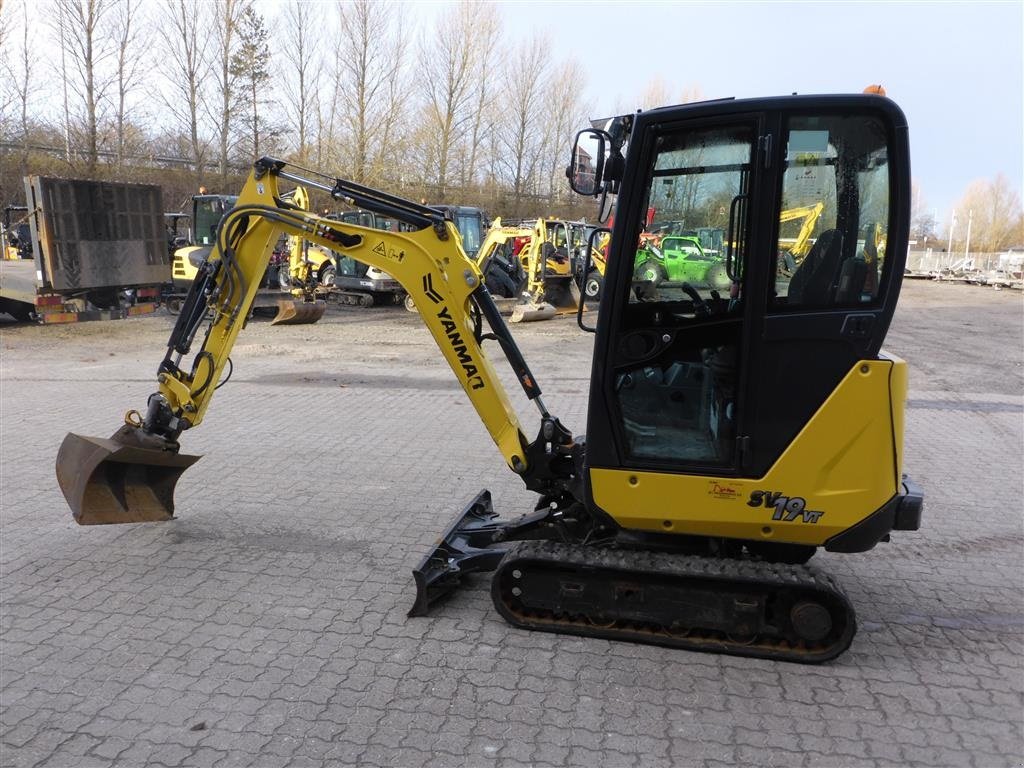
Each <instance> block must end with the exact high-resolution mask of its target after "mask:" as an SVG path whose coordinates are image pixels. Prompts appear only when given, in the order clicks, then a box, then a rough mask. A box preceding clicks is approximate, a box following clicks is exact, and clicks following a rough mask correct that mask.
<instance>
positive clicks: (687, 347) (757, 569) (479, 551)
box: [56, 94, 923, 663]
mask: <svg viewBox="0 0 1024 768" xmlns="http://www.w3.org/2000/svg"><path fill="white" fill-rule="evenodd" d="M596 125H597V126H598V127H595V128H590V129H586V130H584V131H581V132H580V134H579V135H578V136H577V140H576V146H575V148H574V151H573V155H572V163H571V165H570V167H569V172H568V174H569V178H570V184H571V185H572V187H573V189H574V191H576V192H577V193H578V194H582V195H595V196H598V197H601V198H607V196H608V195H611V194H617V196H618V198H617V208H616V211H617V212H616V217H615V224H614V229H613V231H612V238H611V243H610V252H609V255H608V269H607V271H606V273H605V292H604V293H605V295H604V298H603V300H602V301H601V303H600V308H599V311H598V317H597V323H596V335H595V339H594V360H593V369H592V375H591V384H590V398H589V403H588V417H587V425H586V437H585V438H584V437H583V436H581V435H574V433H573V432H572V431H570V430H569V429H568V428H567V427H566V426H564V425H563V424H562V423H561V421H560V420H559V419H558V418H557V417H556V416H555V415H553V414H552V413H551V412H550V411H549V410H548V408H547V406H546V404H545V403H544V400H543V399H542V397H541V394H542V392H541V387H540V384H539V383H538V380H537V378H536V377H535V376H534V375H533V373H532V371H531V370H530V369H529V367H528V365H527V362H526V360H525V359H524V358H523V356H522V354H521V352H520V349H519V347H518V346H517V345H516V343H515V340H514V338H513V337H512V335H511V332H510V330H509V328H508V326H507V325H506V324H505V322H504V321H503V319H502V317H501V315H500V314H499V312H498V310H497V307H496V305H495V302H494V300H493V298H492V297H491V295H490V293H489V291H488V290H487V288H486V287H485V285H484V283H483V275H482V273H481V271H480V269H479V267H478V265H477V263H476V262H475V261H474V260H473V259H471V258H469V257H468V256H466V254H465V252H464V251H463V250H462V248H461V245H460V240H459V237H458V235H457V232H456V230H455V228H454V226H453V224H452V223H451V222H450V221H446V220H445V219H444V218H443V216H441V215H440V214H439V213H438V212H437V211H435V210H433V209H431V208H429V207H427V206H423V205H419V204H417V203H414V202H411V201H407V200H403V199H401V198H398V197H395V196H392V195H389V194H386V193H383V192H378V191H375V190H372V189H368V188H367V187H364V186H362V185H358V184H353V183H350V182H347V181H345V180H343V179H336V178H333V177H327V176H324V177H322V179H321V180H319V181H317V180H314V179H311V178H308V177H303V176H299V175H297V174H296V173H293V172H292V170H291V169H290V168H289V167H288V165H287V164H286V163H284V162H282V161H278V160H272V159H266V158H265V159H262V160H259V161H258V162H257V163H256V164H255V166H254V168H253V171H252V173H251V175H250V177H249V180H248V181H247V182H246V184H245V187H244V188H243V189H242V191H241V194H240V196H239V199H238V202H237V203H236V205H235V206H234V208H233V209H232V210H231V211H230V212H229V213H228V214H227V216H226V217H225V219H224V221H223V223H222V225H221V227H220V228H219V230H218V234H217V242H216V245H215V248H214V250H213V252H212V253H211V254H210V258H209V259H207V260H206V261H205V262H204V263H203V265H202V266H201V269H200V274H199V276H198V278H197V279H196V281H195V282H194V283H193V286H192V290H191V291H190V293H189V296H188V299H187V301H186V302H185V306H184V308H183V309H182V312H181V315H180V316H179V318H178V322H177V324H176V325H175V328H174V330H173V331H172V334H171V337H170V340H169V342H168V348H167V352H166V354H165V355H164V357H163V360H162V361H161V362H160V364H159V367H158V370H157V377H156V378H157V390H156V391H155V392H154V393H153V394H152V395H151V396H150V398H149V400H148V402H147V403H146V406H145V408H144V409H143V410H142V412H137V411H129V412H128V414H127V416H126V417H125V422H124V424H123V425H122V426H121V427H120V429H118V430H117V432H115V433H114V435H113V436H112V437H111V438H109V439H102V438H94V437H82V436H79V435H76V434H73V433H71V434H68V435H67V437H66V438H65V440H64V442H63V444H62V445H61V448H60V451H59V453H58V456H57V466H56V470H57V479H58V482H59V484H60V487H61V489H62V491H63V493H64V495H65V498H66V499H67V501H68V503H69V506H70V507H71V510H72V513H73V515H74V518H75V520H76V521H77V522H78V523H80V524H83V525H86V524H100V523H126V522H157V521H166V520H169V519H171V518H172V517H173V515H174V511H175V509H174V499H173V493H174V487H175V485H176V483H177V481H178V478H179V476H180V475H181V473H182V472H183V471H184V470H185V469H187V468H188V467H189V466H190V465H191V464H192V463H194V462H195V461H196V460H197V459H198V458H199V457H198V456H192V455H187V454H183V453H181V444H180V440H181V438H182V436H183V435H184V434H186V433H187V432H188V430H190V429H193V428H195V427H197V426H199V425H200V424H201V423H202V421H203V418H204V416H205V415H206V411H207V409H208V407H209V405H210V402H211V400H212V397H213V395H214V393H215V392H219V391H221V390H222V389H223V387H222V384H223V382H222V378H223V376H224V373H225V370H226V366H227V365H228V358H229V355H230V352H231V349H232V346H233V345H234V343H235V340H236V338H237V336H238V334H239V333H240V332H241V330H242V328H243V326H244V324H245V323H244V321H245V317H246V314H247V312H248V308H249V306H250V304H251V302H252V300H253V297H254V295H255V293H256V290H257V286H258V282H259V278H260V276H261V275H262V274H263V271H264V270H265V269H266V265H267V261H268V259H269V257H270V253H271V251H272V249H273V247H274V244H275V243H276V242H277V240H278V238H279V237H280V236H281V235H282V234H287V235H293V236H297V237H302V238H304V239H307V240H309V241H311V242H312V243H315V244H318V245H321V246H323V247H325V248H328V249H332V250H339V251H341V252H343V253H346V254H349V255H350V256H351V257H352V258H355V259H358V260H360V261H362V262H364V263H367V264H373V265H377V266H379V267H380V268H386V270H387V272H388V273H389V274H391V275H393V276H394V277H395V278H396V279H397V280H399V281H400V282H401V283H402V285H403V286H404V287H405V288H406V290H407V291H408V292H409V293H410V294H411V295H412V296H413V297H414V300H415V305H416V307H417V309H418V311H419V313H420V314H421V316H422V317H423V320H424V322H425V324H426V327H427V329H428V331H429V332H430V334H431V336H432V337H433V339H434V341H435V342H436V344H437V346H438V348H439V350H440V353H441V355H442V357H443V358H444V360H445V361H446V362H447V363H448V365H449V366H450V368H451V370H452V372H453V373H454V375H455V377H456V379H457V380H458V381H459V383H460V384H461V386H462V389H463V390H464V392H465V394H466V396H467V397H468V398H469V400H470V402H471V403H472V405H473V407H474V409H475V411H476V413H477V415H478V416H479V418H480V420H481V421H482V423H483V425H484V427H485V429H486V431H487V433H488V434H489V435H490V437H491V439H492V440H493V441H494V443H495V445H496V447H497V449H498V451H499V452H500V454H501V456H502V457H503V459H504V462H505V464H506V465H507V467H508V468H509V469H510V470H511V471H512V472H514V473H515V474H516V475H518V476H519V477H520V478H521V479H522V481H523V483H524V485H525V486H526V488H527V489H529V490H531V491H533V492H535V493H536V494H537V500H536V504H535V506H534V508H533V510H532V511H528V512H526V514H523V515H521V516H519V517H516V518H514V519H511V520H501V519H499V518H498V515H497V513H496V512H495V511H494V510H493V507H492V503H491V497H490V493H489V492H488V491H486V490H484V491H481V492H480V493H479V494H477V495H476V496H475V497H474V498H473V499H472V500H471V501H470V502H469V503H468V504H467V505H466V506H465V507H464V508H463V509H462V511H461V512H460V513H459V514H457V515H456V516H455V518H454V519H453V520H452V522H451V523H450V524H449V525H448V527H447V528H446V529H445V530H444V532H443V533H442V535H441V537H440V539H439V540H438V542H437V543H436V545H435V546H434V547H433V548H432V550H431V551H430V552H429V553H428V554H427V555H426V557H424V559H423V560H422V561H421V562H420V563H419V564H418V565H417V566H416V567H415V568H414V570H413V576H414V580H415V584H416V591H417V594H416V600H415V603H414V605H413V607H412V610H411V611H410V613H411V614H412V615H422V614H424V613H427V612H428V611H429V610H430V608H431V606H432V605H433V604H435V603H436V601H438V600H440V599H442V598H443V597H444V596H446V595H447V594H449V593H451V592H452V590H454V589H456V588H457V587H458V586H459V585H460V583H461V582H462V580H463V577H464V576H465V575H466V574H467V573H472V572H488V571H493V576H492V578H491V596H492V599H493V601H494V605H495V607H496V609H497V611H498V612H499V613H500V614H501V615H502V616H503V617H504V618H505V619H506V620H508V621H509V622H511V623H512V624H514V625H515V626H517V627H521V628H525V629H532V630H540V631H548V632H561V633H568V634H578V635H586V636H593V637H600V638H606V639H609V640H621V641H634V642H646V643H657V644H661V645H667V646H672V647H677V648H683V649H689V650H699V651H710V652H717V653H730V654H737V655H744V656H754V657H760V658H769V659H777V660H785V661H796V662H805V663H817V662H822V661H826V660H828V659H832V658H835V657H836V656H837V655H839V654H840V653H842V652H843V651H844V650H845V649H846V648H848V647H849V645H850V643H851V642H852V640H853V636H854V633H855V629H856V620H855V614H854V609H853V607H852V606H851V604H850V602H849V600H848V599H847V598H846V596H845V595H844V593H843V591H842V589H841V588H840V587H839V585H838V584H836V583H835V582H834V581H833V580H832V579H831V578H829V577H828V576H827V575H825V574H824V573H822V572H820V571H819V570H817V569H816V568H814V567H812V566H809V565H806V562H807V561H808V560H809V559H810V558H811V557H812V556H813V555H814V553H815V552H816V550H817V549H819V548H823V549H825V550H827V551H829V552H835V553H845V552H863V551H866V550H870V549H872V548H873V547H874V546H875V545H876V544H878V543H879V542H886V541H889V540H890V536H891V534H892V532H894V531H910V530H917V528H918V526H919V522H920V517H921V511H922V500H923V496H922V494H921V492H920V490H919V489H918V488H917V487H916V486H915V485H914V484H913V483H912V482H911V481H909V480H908V479H907V478H906V477H904V476H903V475H902V472H901V468H902V450H903V449H902V444H903V423H904V421H903V409H904V399H905V395H906V385H907V367H906V364H905V363H904V362H903V361H901V360H899V359H898V358H895V357H893V356H892V355H889V354H886V353H884V352H882V351H881V345H882V342H883V341H884V338H885V335H886V331H887V329H888V327H889V324H890V322H891V320H892V316H893V312H894V311H895V308H896V302H897V298H898V295H899V290H900V282H901V279H902V275H903V265H904V259H905V257H906V243H907V239H908V230H909V219H910V214H909V200H910V169H909V154H910V153H909V146H908V139H907V127H906V122H905V118H904V117H903V113H902V112H901V111H900V110H899V108H898V107H897V106H896V105H895V104H894V103H892V102H891V101H889V100H888V99H886V98H883V97H880V96H877V95H861V94H856V95H853V94H851V95H832V96H786V97H779V98H767V99H747V100H718V101H712V102H704V103H695V104H686V105H681V106H677V107H667V108H663V109H656V110H651V111H649V112H640V113H636V114H628V115H624V116H621V117H617V118H611V119H609V120H606V121H601V122H599V123H597V124H596ZM793 167H799V168H800V169H801V171H804V172H806V173H805V174H804V175H805V176H807V177H808V178H809V179H810V182H808V181H807V179H803V182H804V183H805V184H807V183H811V182H813V184H815V185H817V186H818V187H819V188H821V192H822V194H821V196H820V197H819V199H823V200H833V201H834V205H831V206H828V207H827V208H826V210H825V211H823V213H822V216H821V218H822V221H823V223H826V224H827V225H828V226H827V228H826V229H825V231H823V232H822V233H821V234H820V235H819V236H818V237H817V238H816V240H815V243H814V245H813V246H812V247H811V249H810V250H809V252H808V253H807V255H806V257H805V258H804V259H803V260H802V262H801V264H800V266H799V267H798V269H797V270H796V271H795V272H794V274H793V275H792V276H791V277H790V278H789V279H788V280H786V281H785V283H784V284H780V283H779V282H778V281H777V279H776V275H777V268H776V259H777V230H778V226H779V224H778V221H779V214H780V211H779V208H778V203H777V201H778V199H779V198H780V196H779V195H778V190H779V189H780V188H781V189H783V191H784V192H785V188H786V186H787V185H788V183H789V179H790V178H791V176H792V174H787V171H788V170H789V169H790V168H793ZM282 183H297V184H302V185H306V186H308V187H309V188H318V189H321V190H323V191H324V192H326V193H328V194H330V195H332V196H333V197H334V198H335V199H339V200H341V199H344V200H348V201H350V203H352V204H355V205H358V206H360V207H361V208H365V209H369V210H375V211H377V212H379V213H382V214H386V215H392V216H394V217H396V218H397V219H399V220H400V221H402V222H403V223H404V224H406V225H407V226H408V228H409V229H410V230H411V231H407V232H380V231H376V230H370V229H367V228H364V227H359V226H355V225H351V224H347V223H344V222H339V221H334V220H331V219H327V218H323V217H320V216H317V215H315V214H312V213H310V212H306V211H301V210H298V209H297V208H295V207H292V206H289V205H282V203H281V189H280V184H282ZM683 185H689V188H690V189H691V190H693V192H694V194H692V195H688V196H683V195H670V194H667V193H669V192H671V190H672V189H673V186H674V187H675V188H679V187H681V186H683ZM826 191H828V193H829V194H825V192H826ZM723 195H727V196H728V198H727V199H726V208H727V209H728V211H729V226H728V236H727V238H726V242H727V243H728V244H729V245H728V247H727V249H726V254H725V259H726V266H727V271H728V274H729V277H730V279H731V281H732V287H731V289H730V291H729V295H728V296H721V295H719V294H718V292H717V291H711V290H708V289H704V290H703V291H701V290H698V289H696V288H695V287H693V286H689V285H687V284H685V283H683V284H681V285H680V286H678V287H676V288H673V292H672V293H669V292H668V291H659V295H658V296H656V297H654V298H651V297H643V296H638V295H636V293H635V292H634V291H631V290H630V288H631V285H632V281H633V264H634V258H635V253H636V250H637V245H638V242H639V237H640V233H641V231H642V230H643V227H644V224H645V215H646V212H647V211H648V209H649V208H651V207H655V206H657V207H658V208H660V209H665V210H669V209H671V213H672V216H673V218H677V219H688V220H698V219H699V218H700V217H699V216H697V215H696V214H698V213H701V214H702V215H703V213H705V212H706V211H708V210H712V209H713V210H716V211H717V210H719V209H720V208H721V206H722V200H723ZM602 202H603V203H604V202H606V201H604V200H603V201H602ZM601 208H602V210H605V211H606V210H608V206H607V205H606V204H602V206H601ZM698 209H700V210H698ZM879 225H880V226H881V228H882V229H883V230H884V232H885V236H886V237H887V239H888V242H889V243H890V244H891V247H889V248H888V249H887V253H886V254H885V255H884V258H883V257H882V256H881V255H880V254H878V253H876V254H874V255H873V256H872V258H870V259H869V258H867V257H866V254H865V253H864V251H863V248H862V246H861V243H863V242H867V241H866V240H865V239H864V238H863V237H862V234H863V233H865V232H868V231H870V232H876V231H877V229H876V227H877V226H879ZM594 236H595V237H596V236H597V235H596V233H595V235H594ZM875 239H877V237H876V238H875ZM872 272H873V274H872ZM485 341H492V342H494V343H496V345H497V347H499V348H500V351H501V353H502V354H503V356H504V357H505V358H506V360H507V361H508V363H509V364H510V365H511V368H512V370H513V372H514V375H515V378H516V380H517V382H518V383H519V385H520V386H521V387H522V389H523V392H524V393H525V395H526V397H527V398H528V400H529V401H530V402H531V403H532V404H533V405H534V406H536V409H537V417H538V422H539V423H538V424H537V427H536V432H535V433H534V434H535V437H533V438H531V437H529V436H528V434H527V432H525V431H524V429H523V427H522V425H521V423H520V420H519V416H518V415H517V414H516V412H515V409H514V408H513V407H512V406H511V404H510V402H509V400H508V398H507V396H506V393H505V391H504V389H503V387H502V385H501V382H500V380H499V379H498V377H497V376H496V374H495V371H494V369H493V367H492V364H491V361H490V359H489V356H488V354H487V353H486V352H485V351H484V349H483V344H484V342H485ZM194 347H195V348H194ZM257 426H258V424H256V423H254V429H255V428H257ZM325 439H328V435H327V433H325ZM443 450H444V449H443V446H441V447H440V450H439V451H434V452H433V453H432V454H431V456H435V455H442V454H443ZM423 460H424V459H423V457H422V456H408V457H405V458H404V459H403V458H401V457H400V456H399V457H396V459H395V461H396V469H398V468H400V467H401V465H402V462H403V461H414V462H419V461H423ZM439 460H443V459H439ZM207 482H209V480H208V481H207ZM381 514H382V515H385V516H386V515H388V514H390V512H389V511H387V510H382V511H381ZM97 546H102V544H101V543H99V542H98V541H97ZM870 591H871V590H867V592H869V593H870ZM908 599H909V598H908ZM869 608H870V606H869Z"/></svg>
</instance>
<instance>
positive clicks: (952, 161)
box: [496, 0, 1024, 227]
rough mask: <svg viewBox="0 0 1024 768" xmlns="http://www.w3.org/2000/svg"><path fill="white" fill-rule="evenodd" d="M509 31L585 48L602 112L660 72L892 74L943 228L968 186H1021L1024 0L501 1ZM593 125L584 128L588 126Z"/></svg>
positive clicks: (670, 88) (859, 81) (752, 92)
mask: <svg viewBox="0 0 1024 768" xmlns="http://www.w3.org/2000/svg"><path fill="white" fill-rule="evenodd" d="M496 5H497V6H498V7H499V8H500V10H501V15H502V18H503V19H504V28H505V32H506V34H507V35H508V36H509V38H510V39H512V40H516V39H523V38H528V37H529V36H530V35H531V34H532V32H533V31H534V30H538V29H539V30H543V31H546V32H547V33H548V34H549V35H550V37H551V41H552V46H553V51H554V52H553V57H554V58H555V60H556V61H560V60H562V59H563V58H565V57H568V56H569V55H573V56H575V57H576V58H577V59H578V60H579V61H580V62H581V63H582V64H583V66H584V69H585V70H586V72H587V83H586V84H585V93H586V96H587V99H586V100H587V101H588V102H590V103H593V104H594V106H595V108H596V112H597V114H595V115H592V117H606V116H608V115H609V114H612V113H613V111H614V110H615V109H616V107H617V106H622V105H631V104H632V105H634V106H639V104H638V103H637V102H639V100H640V99H641V97H642V95H643V93H644V92H645V91H646V90H647V88H648V85H649V84H650V83H651V82H652V81H653V80H655V79H660V80H661V81H662V82H663V83H664V84H665V86H666V90H667V92H668V93H669V95H670V96H671V97H672V100H674V101H679V100H680V97H681V96H682V95H683V94H684V92H685V91H686V90H687V89H691V90H692V89H693V88H694V87H698V88H699V89H700V91H701V92H702V95H703V97H704V98H707V99H714V98H724V97H729V96H734V97H737V98H742V97H754V96H779V95H785V94H789V93H794V92H796V93H850V92H853V93H859V92H860V91H862V90H863V89H864V88H865V87H866V86H868V85H870V84H873V83H880V84H882V85H883V86H884V87H885V89H886V91H887V93H888V95H889V97H890V98H891V99H893V100H894V101H895V102H896V103H897V104H899V105H900V107H901V108H902V109H903V111H904V113H905V114H906V116H907V122H908V124H909V126H910V146H911V168H912V172H913V177H914V183H915V184H917V185H918V186H919V189H920V193H921V195H922V198H923V199H922V201H921V202H922V205H924V206H926V207H925V210H926V211H928V212H934V213H935V214H936V219H937V222H938V223H939V224H940V227H941V226H942V222H944V221H946V220H947V219H948V217H949V215H950V212H951V211H952V209H953V207H954V206H955V204H956V203H957V201H958V200H959V199H960V198H961V197H962V195H963V194H964V192H965V191H966V190H967V187H968V186H969V185H970V184H971V182H973V181H976V180H979V179H986V180H991V179H994V178H995V176H996V175H997V174H1000V173H1001V174H1003V175H1004V176H1006V178H1007V179H1008V181H1009V182H1010V185H1011V186H1012V187H1013V189H1015V190H1016V191H1017V192H1018V193H1020V192H1021V190H1022V188H1024V178H1022V177H1024V156H1022V146H1024V0H1017V1H1016V2H982V1H981V0H975V1H974V2H969V3H959V2H956V3H953V2H949V3H945V2H902V3H901V2H805V3H775V2H733V1H730V0H725V1H723V2H715V3H708V2H600V1H599V0H588V2H558V0H554V1H551V0H549V1H548V2H529V1H527V2H501V3H497V4H496ZM581 127H583V126H581Z"/></svg>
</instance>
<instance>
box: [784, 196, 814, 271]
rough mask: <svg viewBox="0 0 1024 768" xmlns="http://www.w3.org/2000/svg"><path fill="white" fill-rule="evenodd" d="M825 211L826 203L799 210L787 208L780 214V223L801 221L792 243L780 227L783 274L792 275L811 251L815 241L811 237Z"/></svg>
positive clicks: (798, 208) (806, 206)
mask: <svg viewBox="0 0 1024 768" xmlns="http://www.w3.org/2000/svg"><path fill="white" fill-rule="evenodd" d="M824 210H825V204H824V203H815V204H814V205H804V206H800V207H797V208H787V209H785V210H784V211H782V213H781V214H779V223H780V224H788V223H789V222H792V221H800V222H801V223H800V229H799V231H798V232H797V233H796V237H794V238H793V239H792V241H790V240H789V239H788V238H786V237H784V236H783V229H784V228H783V227H779V249H780V250H779V256H780V258H779V265H780V267H779V268H780V270H781V271H782V273H783V274H787V275H788V274H792V273H793V271H794V270H795V269H796V268H797V267H798V266H799V265H800V262H801V261H803V258H804V256H806V255H807V252H808V251H810V250H811V246H812V245H813V241H812V240H811V235H812V234H814V228H815V226H816V225H817V224H818V218H819V217H820V216H821V213H822V211H824Z"/></svg>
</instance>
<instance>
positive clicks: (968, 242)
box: [964, 208, 974, 261]
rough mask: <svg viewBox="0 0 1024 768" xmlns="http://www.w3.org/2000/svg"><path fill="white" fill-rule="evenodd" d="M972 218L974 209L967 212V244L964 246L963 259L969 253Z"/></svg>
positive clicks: (965, 258)
mask: <svg viewBox="0 0 1024 768" xmlns="http://www.w3.org/2000/svg"><path fill="white" fill-rule="evenodd" d="M973 219H974V209H973V208H972V209H971V210H969V211H968V212H967V245H966V247H965V248H964V261H967V257H968V256H970V255H971V221H972V220H973Z"/></svg>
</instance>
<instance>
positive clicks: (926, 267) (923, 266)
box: [907, 248, 1002, 275]
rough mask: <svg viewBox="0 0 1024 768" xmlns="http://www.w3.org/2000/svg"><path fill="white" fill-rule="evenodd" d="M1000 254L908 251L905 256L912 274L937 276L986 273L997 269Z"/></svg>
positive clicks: (933, 250) (929, 250)
mask: <svg viewBox="0 0 1024 768" xmlns="http://www.w3.org/2000/svg"><path fill="white" fill-rule="evenodd" d="M1000 256H1002V254H1001V253H971V254H969V255H967V256H966V257H965V256H964V253H963V251H953V252H948V251H936V250H935V249H933V248H929V249H928V250H926V251H910V253H908V254H907V269H908V270H909V271H910V272H911V273H912V274H915V275H916V274H922V275H938V274H940V273H949V272H987V271H988V270H990V269H997V268H998V267H999V257H1000Z"/></svg>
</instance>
